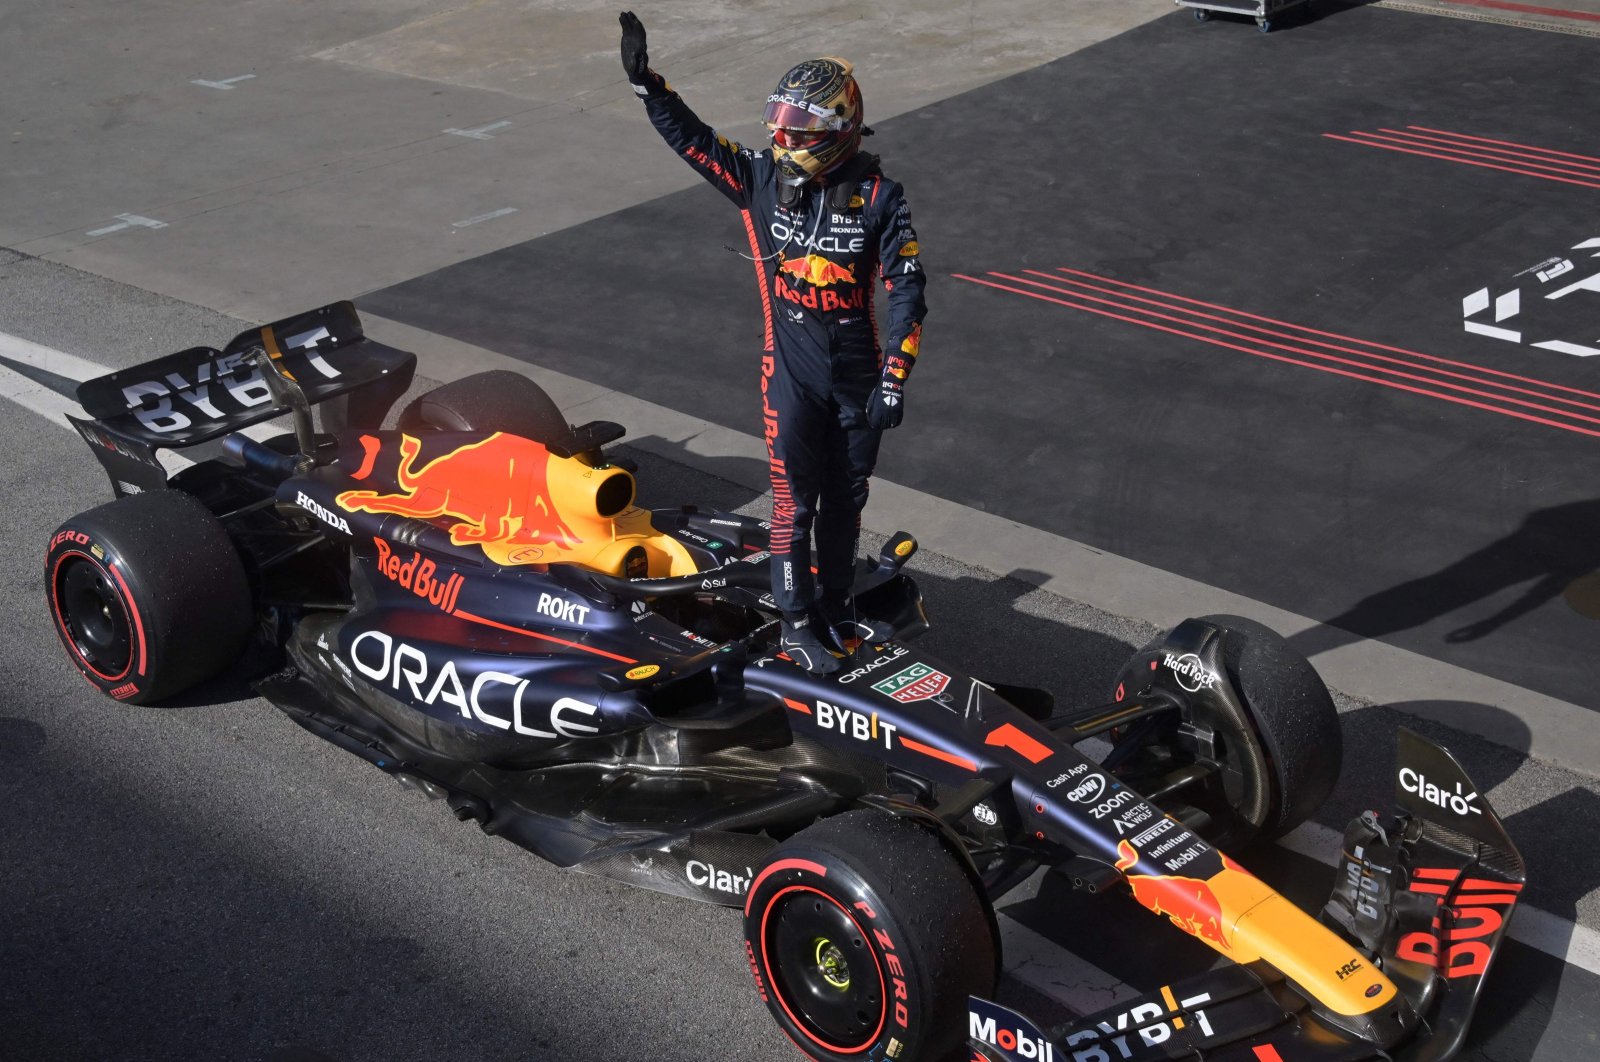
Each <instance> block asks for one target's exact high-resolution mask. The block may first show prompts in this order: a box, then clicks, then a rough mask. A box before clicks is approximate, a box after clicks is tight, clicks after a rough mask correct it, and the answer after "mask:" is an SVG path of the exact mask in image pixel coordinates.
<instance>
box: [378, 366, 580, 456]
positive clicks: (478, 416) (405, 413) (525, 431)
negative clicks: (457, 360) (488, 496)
mask: <svg viewBox="0 0 1600 1062" xmlns="http://www.w3.org/2000/svg"><path fill="white" fill-rule="evenodd" d="M399 426H400V430H401V431H407V432H411V433H413V434H415V433H416V432H418V431H482V432H494V431H503V432H505V433H506V434H508V435H520V436H522V437H523V438H524V439H532V440H533V441H534V442H537V443H549V442H552V441H554V440H556V439H560V438H562V437H563V436H565V435H566V434H567V433H568V432H570V431H571V430H572V428H571V426H570V425H568V424H567V418H566V416H565V415H564V414H563V413H562V412H561V407H560V406H557V405H556V404H555V400H554V399H552V398H551V397H550V396H549V395H548V394H546V393H545V390H544V388H542V387H540V386H539V385H538V384H536V383H534V382H533V381H532V380H530V379H528V378H527V377H526V376H523V375H521V374H520V373H515V372H511V371H509V370H506V369H495V370H493V371H492V372H480V373H474V374H473V375H471V376H463V377H462V378H461V379H459V380H457V381H455V382H454V383H447V384H445V385H443V386H441V387H436V388H434V389H433V390H432V391H429V392H428V393H427V394H425V395H423V396H421V397H420V398H417V399H416V400H414V401H413V402H412V403H411V404H410V405H408V406H406V408H405V409H403V410H402V411H401V412H400V419H399Z"/></svg>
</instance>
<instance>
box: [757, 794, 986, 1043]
mask: <svg viewBox="0 0 1600 1062" xmlns="http://www.w3.org/2000/svg"><path fill="white" fill-rule="evenodd" d="M744 910H745V914H744V935H745V949H746V952H747V953H748V957H749V960H750V969H751V972H752V973H753V974H754V976H755V981H756V988H757V989H758V990H759V991H760V993H761V998H762V999H763V1001H765V1002H766V1004H767V1009H768V1010H770V1011H771V1012H772V1016H773V1017H774V1018H775V1019H777V1022H778V1024H779V1026H781V1027H782V1028H783V1031H784V1032H785V1033H786V1034H787V1035H788V1036H789V1039H790V1040H792V1041H794V1043H795V1046H797V1047H799V1048H800V1050H801V1051H802V1052H804V1053H805V1054H806V1055H808V1056H809V1057H811V1058H813V1059H819V1060H829V1062H839V1060H845V1059H863V1060H864V1059H868V1058H904V1059H922V1060H926V1062H943V1060H945V1059H950V1058H958V1057H959V1058H965V1057H966V1056H965V1055H964V1054H962V1053H961V1051H962V1048H963V1045H964V1044H965V1043H966V1038H967V1028H966V1024H967V1021H966V1014H967V1007H966V999H967V996H969V995H979V996H987V995H988V994H989V993H990V992H991V991H992V990H993V988H994V978H995V969H996V947H997V945H996V942H995V935H994V931H993V929H992V928H991V923H990V921H989V917H988V913H987V911H986V908H985V901H984V900H983V899H982V898H981V897H980V896H979V895H978V891H977V889H976V888H974V886H973V884H972V881H971V879H970V878H969V877H968V875H967V873H966V871H965V870H964V869H963V868H962V867H961V865H960V864H959V863H958V862H957V859H956V856H955V855H954V854H952V853H951V852H950V851H949V850H948V849H947V848H945V846H944V843H943V842H942V841H941V840H940V839H939V838H938V837H937V836H936V835H935V834H934V833H933V831H932V830H930V829H928V828H925V827H923V826H920V825H917V824H916V823H914V822H911V821H908V820H906V819H901V818H897V817H895V816H893V815H890V814H888V813H887V812H881V811H874V810H862V811H851V812H846V813H845V814H843V815H839V816H837V817H835V818H830V819H825V820H823V821H822V822H819V823H817V824H816V825H814V826H811V827H808V828H807V829H805V830H802V831H801V832H799V833H797V834H795V835H794V836H793V837H791V838H790V839H789V840H787V841H785V842H784V843H783V844H780V845H779V846H778V847H777V848H775V849H774V850H773V852H772V854H771V855H770V856H769V857H768V858H767V860H766V863H765V865H764V866H763V868H762V869H761V870H760V871H759V872H758V874H757V876H756V879H755V882H754V884H752V886H751V888H750V892H749V895H748V896H747V897H746V899H745V909H744Z"/></svg>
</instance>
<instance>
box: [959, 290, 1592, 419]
mask: <svg viewBox="0 0 1600 1062" xmlns="http://www.w3.org/2000/svg"><path fill="white" fill-rule="evenodd" d="M1030 272H1031V270H1030ZM989 275H990V276H996V277H999V278H1000V279H1002V280H1011V281H1016V282H1018V283H1021V284H1032V285H1034V286H1035V287H1041V288H1044V289H1045V290H1046V291H1054V292H1056V293H1057V294H1061V295H1069V296H1071V297H1073V298H1078V299H1088V300H1089V301H1090V302H1098V303H1104V304H1105V305H1107V306H1114V307H1116V308H1118V309H1123V310H1129V311H1131V312H1133V313H1139V314H1144V315H1145V316H1147V317H1156V318H1160V319H1161V320H1163V321H1171V322H1172V323H1174V324H1176V325H1179V326H1182V327H1187V328H1199V329H1202V330H1204V331H1207V332H1216V333H1218V334H1220V335H1225V336H1228V337H1230V338H1232V339H1239V340H1243V341H1245V342H1247V343H1257V344H1260V345H1261V346H1267V347H1272V348H1274V349H1276V350H1282V351H1287V352H1288V353H1290V354H1300V355H1304V356H1305V357H1308V358H1317V359H1318V360H1320V361H1330V362H1333V363H1335V364H1338V365H1348V366H1350V367H1352V368H1356V369H1368V370H1370V371H1372V372H1381V373H1384V374H1385V375H1388V376H1398V377H1399V378H1401V379H1402V380H1411V381H1412V382H1414V383H1420V384H1427V385H1429V386H1432V387H1447V388H1449V389H1450V390H1452V391H1460V392H1461V393H1463V394H1469V395H1473V396H1475V397H1478V398H1487V399H1491V400H1493V401H1496V402H1510V403H1512V404H1514V405H1518V406H1526V407H1528V408H1529V409H1536V410H1538V411H1539V412H1541V413H1550V414H1553V415H1555V416H1558V417H1569V418H1571V419H1572V420H1581V421H1584V422H1586V423H1589V424H1595V425H1600V417H1586V416H1584V415H1583V414H1582V413H1569V412H1567V411H1566V410H1563V409H1551V408H1550V407H1549V406H1543V405H1540V404H1539V403H1537V402H1528V401H1525V400H1524V399H1521V398H1511V397H1508V396H1506V395H1497V394H1490V393H1489V392H1487V391H1480V390H1478V389H1476V388H1472V387H1464V386H1462V385H1461V384H1453V383H1446V382H1444V381H1443V380H1430V379H1428V378H1427V377H1425V376H1418V375H1416V374H1414V373H1409V372H1402V371H1400V370H1399V369H1387V368H1384V367H1383V366H1380V365H1369V364H1366V363H1363V362H1359V361H1353V360H1351V359H1350V358H1341V357H1338V356H1336V355H1333V354H1324V353H1323V352H1321V351H1318V350H1308V349H1306V348H1305V347H1297V346H1290V345H1289V344H1286V343H1274V342H1272V341H1271V340H1267V339H1258V338H1256V337H1255V336H1249V335H1241V334H1240V333H1238V332H1232V331H1229V330H1228V329H1226V328H1218V327H1217V326H1215V325H1207V324H1199V323H1198V322H1191V321H1186V320H1183V319H1182V318H1179V317H1172V316H1170V315H1168V314H1164V313H1157V312H1156V311H1154V310H1146V309H1143V308H1141V307H1138V306H1130V305H1129V304H1127V303H1125V302H1117V301H1116V300H1114V299H1102V298H1099V297H1097V296H1094V295H1087V294H1084V293H1083V292H1079V291H1072V290H1069V289H1063V288H1052V287H1050V286H1049V285H1047V284H1041V283H1039V282H1038V281H1036V280H1029V279H1028V278H1027V277H1017V276H1009V275H1007V274H1005V273H990V274H989ZM1041 275H1043V274H1041ZM1128 297H1129V296H1123V298H1128ZM1144 301H1147V302H1148V301H1151V300H1144ZM1158 305H1161V304H1158ZM1165 308H1166V309H1177V310H1179V312H1180V313H1190V314H1192V313H1194V311H1193V310H1184V309H1181V308H1180V307H1173V306H1167V307H1165ZM1205 316H1210V315H1205ZM1133 323H1134V324H1144V323H1145V322H1143V321H1137V320H1135V321H1133ZM1243 327H1247V328H1248V327H1251V326H1249V325H1245V326H1243ZM1194 338H1196V339H1204V338H1205V337H1204V336H1194ZM1291 338H1292V337H1291ZM1255 353H1261V352H1260V351H1259V350H1258V351H1255ZM1354 353H1357V354H1359V353H1360V351H1355V352H1354ZM1411 367H1412V368H1422V366H1416V365H1413V366H1411ZM1427 371H1430V372H1433V371H1437V370H1431V369H1430V370H1427ZM1477 382H1480V383H1481V382H1482V381H1477ZM1591 408H1592V407H1591Z"/></svg>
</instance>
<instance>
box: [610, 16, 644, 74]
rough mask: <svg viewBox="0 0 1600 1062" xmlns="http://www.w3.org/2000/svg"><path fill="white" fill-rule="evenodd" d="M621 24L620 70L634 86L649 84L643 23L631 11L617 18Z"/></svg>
mask: <svg viewBox="0 0 1600 1062" xmlns="http://www.w3.org/2000/svg"><path fill="white" fill-rule="evenodd" d="M617 21H618V22H621V23H622V69H623V70H624V71H625V72H626V73H627V75H628V81H629V82H631V83H632V84H635V85H648V84H650V81H651V78H650V55H649V53H648V52H647V51H646V50H645V43H644V23H643V22H640V21H639V18H638V16H636V15H635V14H634V13H633V12H632V11H624V12H623V13H622V14H621V15H620V16H618V18H617Z"/></svg>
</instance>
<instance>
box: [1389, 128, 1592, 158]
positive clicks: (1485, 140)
mask: <svg viewBox="0 0 1600 1062" xmlns="http://www.w3.org/2000/svg"><path fill="white" fill-rule="evenodd" d="M1406 128H1407V129H1415V130H1417V131H1418V132H1421V133H1442V134H1443V135H1445V136H1454V137H1460V138H1461V139H1462V140H1476V141H1478V142H1479V143H1481V144H1503V145H1504V146H1506V147H1516V148H1527V149H1528V150H1529V151H1542V152H1544V153H1545V154H1546V155H1560V156H1561V157H1562V158H1564V159H1582V160H1583V161H1584V162H1600V159H1597V158H1595V157H1594V156H1593V155H1574V154H1573V153H1572V152H1570V151H1557V150H1556V149H1555V148H1545V147H1536V146H1535V145H1533V144H1519V143H1517V142H1516V141H1515V140H1492V139H1490V138H1489V137H1486V136H1472V135H1471V134H1469V133H1453V132H1451V131H1450V130H1448V129H1429V128H1428V127H1427V126H1425V125H1408V126H1406Z"/></svg>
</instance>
